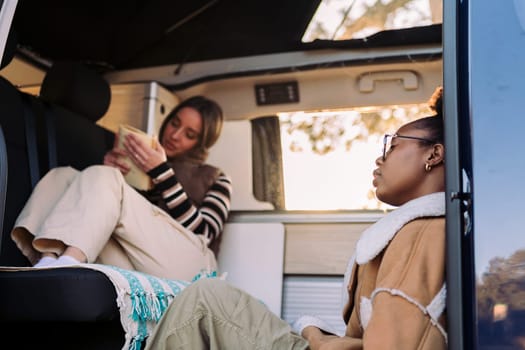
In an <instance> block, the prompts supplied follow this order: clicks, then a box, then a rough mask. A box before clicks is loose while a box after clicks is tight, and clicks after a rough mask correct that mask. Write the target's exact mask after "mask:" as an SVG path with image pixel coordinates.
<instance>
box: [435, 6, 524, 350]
mask: <svg viewBox="0 0 525 350" xmlns="http://www.w3.org/2000/svg"><path fill="white" fill-rule="evenodd" d="M444 14H445V18H444V26H443V27H444V34H445V36H444V55H445V56H444V84H445V96H444V104H445V116H446V121H445V123H446V124H448V125H447V130H446V131H447V150H448V151H449V154H448V157H447V172H449V174H448V176H447V181H448V183H447V187H448V188H447V191H448V194H449V196H450V199H451V201H450V202H449V204H450V205H449V208H447V221H448V226H447V228H448V257H449V260H448V269H447V273H448V286H449V289H448V292H449V294H448V299H449V305H448V313H449V314H448V316H449V321H450V323H449V336H450V338H449V345H450V348H451V349H524V348H525V238H524V235H523V220H522V219H521V218H522V217H523V205H522V201H523V198H525V187H524V186H523V180H522V179H523V176H522V174H523V173H524V172H525V157H523V156H522V155H521V152H522V150H523V149H524V147H523V132H524V131H525V122H524V120H523V94H524V92H525V81H524V79H523V78H524V77H525V68H524V66H523V62H525V49H524V48H525V35H524V34H525V2H524V1H520V0H515V1H505V2H498V3H489V2H479V1H472V2H465V1H463V2H459V3H458V2H457V1H448V0H445V11H444ZM458 175H459V176H458ZM453 199H457V200H453Z"/></svg>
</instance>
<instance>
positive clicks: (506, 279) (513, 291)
mask: <svg viewBox="0 0 525 350" xmlns="http://www.w3.org/2000/svg"><path fill="white" fill-rule="evenodd" d="M524 287H525V250H518V251H516V252H515V253H514V254H512V255H511V256H510V257H509V258H507V259H504V258H501V257H496V258H494V259H492V260H491V261H490V263H489V267H488V269H487V271H486V272H485V273H484V274H483V275H482V276H481V280H479V281H477V288H476V292H477V294H478V295H477V297H478V305H479V307H478V313H479V316H480V317H481V318H485V319H492V317H493V309H494V306H495V305H496V304H504V305H507V306H508V308H509V309H510V310H522V311H523V310H525V291H524Z"/></svg>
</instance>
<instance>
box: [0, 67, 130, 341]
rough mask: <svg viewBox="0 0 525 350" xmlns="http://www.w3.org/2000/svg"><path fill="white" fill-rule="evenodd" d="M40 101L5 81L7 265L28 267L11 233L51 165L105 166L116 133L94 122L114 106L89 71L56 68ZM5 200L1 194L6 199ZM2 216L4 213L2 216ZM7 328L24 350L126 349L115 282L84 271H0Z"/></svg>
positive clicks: (0, 313)
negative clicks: (25, 333) (23, 331)
mask: <svg viewBox="0 0 525 350" xmlns="http://www.w3.org/2000/svg"><path fill="white" fill-rule="evenodd" d="M44 82H45V84H43V85H42V88H41V94H40V96H31V95H28V94H25V93H22V92H20V91H19V90H18V89H16V87H14V86H13V85H12V84H11V83H9V82H8V81H7V80H5V79H0V125H1V127H2V130H3V132H4V135H5V141H6V142H5V143H6V150H7V152H6V153H7V159H8V164H7V165H8V174H7V175H8V176H7V195H6V201H5V215H4V216H3V219H4V220H3V229H2V232H1V233H2V237H1V242H2V244H1V251H0V265H2V266H28V265H29V262H28V261H27V259H26V258H25V257H24V256H23V255H22V254H21V253H20V252H19V250H18V249H17V248H16V246H15V245H14V243H13V242H12V240H11V238H10V232H11V229H12V227H13V225H14V222H15V220H16V217H17V216H18V214H19V212H20V211H21V209H22V207H23V205H24V204H25V202H26V200H27V198H28V197H29V195H30V193H31V191H32V188H33V186H34V183H35V180H34V178H35V177H37V180H38V179H39V178H40V177H41V176H43V175H44V174H45V173H46V172H47V171H48V170H49V168H52V167H54V166H63V165H70V166H73V167H75V168H77V169H83V168H85V167H86V166H89V165H91V164H99V163H101V161H102V159H103V156H104V154H105V152H106V151H107V150H108V149H110V148H111V147H112V145H113V140H114V135H113V133H112V132H110V131H108V130H106V129H104V128H102V127H100V126H98V125H97V124H96V123H95V122H96V120H97V119H98V118H100V117H101V116H102V115H103V114H104V113H105V112H106V110H107V108H108V105H109V98H110V97H109V96H110V94H109V92H110V90H109V85H108V84H107V82H105V81H104V79H103V78H102V77H100V76H98V75H96V74H93V72H91V71H89V70H88V69H87V68H86V67H84V66H82V65H80V64H75V63H71V62H60V63H55V65H54V66H53V68H52V69H51V70H50V71H49V72H48V74H47V75H46V79H45V81H44ZM1 199H2V197H0V200H1ZM0 214H1V213H0ZM0 327H1V328H2V334H3V335H4V337H3V338H4V339H6V340H7V339H8V338H9V335H10V334H13V335H16V334H20V332H19V331H20V329H27V330H30V336H26V337H20V336H19V335H18V336H16V344H17V348H21V349H24V348H33V347H34V348H37V347H38V348H44V349H47V348H53V349H57V348H64V349H66V348H67V349H120V348H121V347H122V346H123V344H124V332H123V330H122V327H121V325H120V315H119V311H118V307H117V303H116V293H115V290H114V286H113V284H112V283H111V282H110V281H109V279H108V278H107V277H106V276H105V275H104V274H102V273H101V272H98V271H95V270H90V269H81V268H59V269H48V270H33V269H28V270H24V271H0Z"/></svg>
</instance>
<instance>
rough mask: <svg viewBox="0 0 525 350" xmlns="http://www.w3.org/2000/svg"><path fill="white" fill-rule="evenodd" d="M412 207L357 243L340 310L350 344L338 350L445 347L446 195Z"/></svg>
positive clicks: (392, 349) (431, 196)
mask: <svg viewBox="0 0 525 350" xmlns="http://www.w3.org/2000/svg"><path fill="white" fill-rule="evenodd" d="M441 200H443V203H441ZM436 203H437V204H438V206H439V207H440V208H437V209H436V208H435V207H434V205H435V204H436ZM411 204H412V207H413V208H415V210H412V212H411V210H409V209H410V208H403V209H404V212H403V210H402V211H401V212H400V213H395V211H394V212H392V213H390V214H389V215H392V216H393V217H391V218H389V219H390V220H387V221H390V224H389V222H386V223H385V225H382V226H381V225H379V227H374V228H372V229H371V230H369V232H365V235H364V237H362V238H361V239H360V241H359V243H358V246H357V248H356V254H355V259H354V261H353V263H351V264H350V265H349V267H351V268H350V271H351V273H350V274H349V276H350V277H349V278H348V287H347V290H348V301H347V303H346V306H345V308H344V311H343V317H344V320H345V322H346V323H347V329H346V336H345V337H343V338H342V339H341V340H346V341H347V342H348V344H347V347H341V348H340V349H343V348H344V349H362V348H364V349H373V350H377V349H389V350H395V349H401V350H410V349H432V350H434V349H446V348H447V340H446V337H447V334H446V323H445V321H446V314H445V305H446V287H445V219H444V217H443V216H442V215H443V214H444V197H443V194H442V193H439V194H433V195H430V196H428V197H427V198H424V197H423V198H421V199H418V200H416V203H411ZM421 205H423V206H425V205H426V206H427V208H426V209H425V208H423V209H422V208H420V206H421ZM409 207H410V205H409ZM418 207H419V208H418ZM414 212H415V213H414ZM403 213H404V214H403ZM440 214H441V215H440ZM387 216H388V215H387ZM396 216H397V217H396ZM395 225H398V226H400V227H399V229H397V228H396V227H395ZM385 227H393V228H392V230H391V232H385V231H388V230H385Z"/></svg>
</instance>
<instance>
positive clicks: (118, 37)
mask: <svg viewBox="0 0 525 350" xmlns="http://www.w3.org/2000/svg"><path fill="white" fill-rule="evenodd" d="M319 2H320V0H301V1H297V0H264V1H246V0H192V1H168V0H165V1H160V0H159V1H139V0H126V1H124V0H114V1H102V0H98V1H97V0H96V1H92V0H91V1H86V0H79V1H73V2H71V1H67V0H48V1H32V0H20V1H19V3H18V7H17V11H16V13H15V18H14V27H15V30H16V31H17V33H18V41H19V43H20V45H21V47H23V48H24V51H25V52H31V53H32V57H41V58H43V59H44V60H48V61H51V62H52V61H57V60H77V61H81V62H83V63H85V64H89V65H91V66H95V67H97V68H98V70H99V71H102V72H105V71H112V70H125V69H133V68H144V67H152V66H159V65H170V64H176V63H187V62H196V61H203V60H212V59H221V58H232V57H244V56H251V55H259V54H271V53H276V52H291V51H298V50H305V49H306V50H308V49H317V48H341V49H346V48H352V49H353V48H366V47H374V46H375V47H378V46H386V45H394V46H397V45H407V44H411V45H412V44H418V43H421V44H427V43H436V42H440V41H441V25H434V26H428V27H420V28H411V29H403V30H393V31H386V32H382V33H378V34H375V35H373V36H371V37H369V38H367V39H354V40H345V41H324V40H322V41H314V42H312V43H302V42H301V38H302V36H303V34H304V31H305V30H306V28H307V26H308V24H309V22H310V20H311V18H312V17H313V15H314V13H315V11H316V9H317V7H318V5H319ZM429 33H430V34H429ZM27 58H28V56H27V55H26V59H27Z"/></svg>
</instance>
